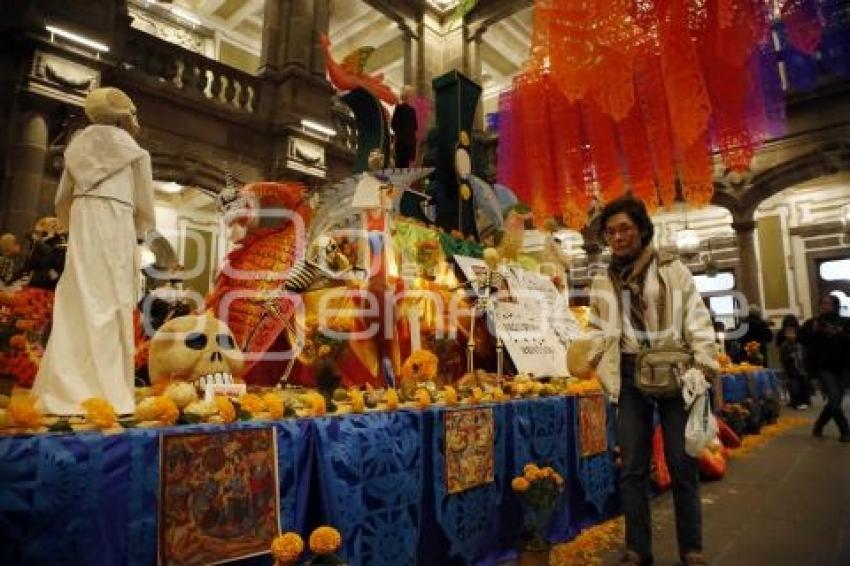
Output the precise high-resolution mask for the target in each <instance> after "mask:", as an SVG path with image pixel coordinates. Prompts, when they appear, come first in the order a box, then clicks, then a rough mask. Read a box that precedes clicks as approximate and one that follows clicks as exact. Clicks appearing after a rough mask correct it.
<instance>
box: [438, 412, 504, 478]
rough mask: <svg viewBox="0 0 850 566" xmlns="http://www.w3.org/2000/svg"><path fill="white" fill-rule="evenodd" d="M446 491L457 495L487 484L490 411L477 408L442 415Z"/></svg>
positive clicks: (490, 464) (491, 468) (490, 449)
mask: <svg viewBox="0 0 850 566" xmlns="http://www.w3.org/2000/svg"><path fill="white" fill-rule="evenodd" d="M443 418H444V425H445V426H444V430H445V439H444V440H445V444H444V446H445V456H446V490H447V491H448V492H449V493H459V492H461V491H465V490H467V489H471V488H473V487H476V486H479V485H484V484H487V483H491V482H492V481H493V480H494V479H495V473H494V464H493V442H494V437H495V432H494V428H493V409H491V408H489V407H481V408H475V409H459V410H452V411H446V412H445V413H444V417H443Z"/></svg>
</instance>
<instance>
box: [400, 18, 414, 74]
mask: <svg viewBox="0 0 850 566" xmlns="http://www.w3.org/2000/svg"><path fill="white" fill-rule="evenodd" d="M398 27H399V29H400V30H401V42H402V46H403V49H404V59H403V61H404V84H406V85H412V84H413V34H412V33H411V31H410V28H408V27H407V26H406V25H404V24H399V25H398Z"/></svg>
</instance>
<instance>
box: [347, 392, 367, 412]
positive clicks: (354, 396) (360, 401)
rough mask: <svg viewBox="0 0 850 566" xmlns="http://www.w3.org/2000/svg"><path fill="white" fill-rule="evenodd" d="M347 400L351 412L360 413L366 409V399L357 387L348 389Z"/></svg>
mask: <svg viewBox="0 0 850 566" xmlns="http://www.w3.org/2000/svg"><path fill="white" fill-rule="evenodd" d="M348 400H349V401H351V412H352V413H362V412H363V411H365V410H366V399H365V398H364V397H363V392H362V391H360V390H359V389H354V388H352V389H350V390H349V391H348Z"/></svg>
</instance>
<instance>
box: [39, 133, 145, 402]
mask: <svg viewBox="0 0 850 566" xmlns="http://www.w3.org/2000/svg"><path fill="white" fill-rule="evenodd" d="M56 214H57V216H58V217H59V219H60V220H61V221H62V222H64V223H65V225H66V226H68V229H69V239H68V253H67V255H66V258H65V270H64V272H63V273H62V277H61V279H60V280H59V284H58V285H57V287H56V296H55V299H54V300H55V302H54V308H53V329H52V331H51V334H50V339H49V341H48V343H47V349H46V351H45V355H44V358H43V360H42V362H41V367H40V368H39V371H38V375H37V376H36V379H35V384H34V386H33V392H34V393H35V394H36V395H37V396H38V397H39V398H40V399H41V402H42V405H43V408H44V410H45V411H46V412H48V413H53V414H57V415H71V414H81V413H82V412H83V411H82V409H81V407H80V403H81V402H83V401H85V400H86V399H89V398H91V397H101V398H104V399H106V400H107V401H109V402H110V403H111V404H112V406H113V407H114V408H115V410H116V412H117V413H119V414H128V413H132V412H133V410H134V407H135V401H134V395H133V377H134V352H135V345H134V341H133V309H134V306H135V302H136V289H135V286H136V278H137V265H136V241H137V239H138V238H141V237H143V236H144V235H145V233H146V232H147V231H148V230H150V229H151V228H153V225H154V209H153V182H152V178H151V163H150V156H149V155H148V152H147V151H145V150H143V149H141V148H140V147H139V145H138V144H137V143H136V141H135V140H134V139H133V138H132V137H131V136H130V135H129V134H128V133H127V132H125V131H124V130H122V129H120V128H117V127H114V126H104V125H92V126H89V127H87V128H86V129H85V130H83V131H82V132H81V133H80V134H79V135H77V136H76V137H75V138H74V139H73V140H72V141H71V143H70V144H69V145H68V148H67V149H66V150H65V170H64V172H63V173H62V179H61V181H60V182H59V188H58V190H57V193H56Z"/></svg>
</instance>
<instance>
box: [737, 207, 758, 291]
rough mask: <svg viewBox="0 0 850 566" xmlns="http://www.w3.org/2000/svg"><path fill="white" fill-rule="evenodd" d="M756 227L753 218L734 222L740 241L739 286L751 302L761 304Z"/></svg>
mask: <svg viewBox="0 0 850 566" xmlns="http://www.w3.org/2000/svg"><path fill="white" fill-rule="evenodd" d="M755 227H756V223H755V221H753V220H736V221H734V222H732V228H733V229H734V230H735V237H736V239H737V241H738V264H739V265H740V269H739V270H738V278H739V288H740V290H741V292H742V293H744V296H745V297H747V301H749V302H750V304H753V303H756V304H761V293H760V291H759V267H758V258H757V257H756V243H755V238H754V236H755V234H754V232H755Z"/></svg>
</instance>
